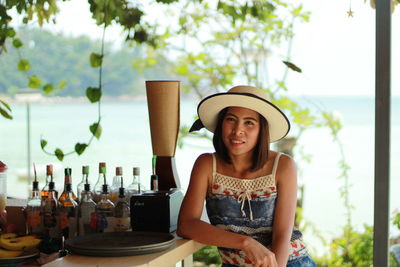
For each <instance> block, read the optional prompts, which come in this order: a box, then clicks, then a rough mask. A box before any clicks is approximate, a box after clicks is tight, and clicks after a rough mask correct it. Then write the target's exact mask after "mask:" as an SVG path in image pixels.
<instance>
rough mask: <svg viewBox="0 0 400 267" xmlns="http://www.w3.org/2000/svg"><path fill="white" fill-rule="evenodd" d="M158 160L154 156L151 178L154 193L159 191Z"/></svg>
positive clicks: (151, 187) (151, 188)
mask: <svg viewBox="0 0 400 267" xmlns="http://www.w3.org/2000/svg"><path fill="white" fill-rule="evenodd" d="M156 159H157V156H153V158H152V161H151V163H152V164H151V165H152V170H153V174H152V175H151V177H150V190H153V191H158V176H157V175H156Z"/></svg>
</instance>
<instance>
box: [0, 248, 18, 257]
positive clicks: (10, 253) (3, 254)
mask: <svg viewBox="0 0 400 267" xmlns="http://www.w3.org/2000/svg"><path fill="white" fill-rule="evenodd" d="M23 252H24V251H22V250H19V251H11V250H5V249H1V248H0V259H1V258H14V257H18V256H19V255H21V254H22V253H23Z"/></svg>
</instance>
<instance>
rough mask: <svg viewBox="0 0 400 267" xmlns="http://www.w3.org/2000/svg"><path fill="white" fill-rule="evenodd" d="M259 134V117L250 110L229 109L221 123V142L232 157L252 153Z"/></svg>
mask: <svg viewBox="0 0 400 267" xmlns="http://www.w3.org/2000/svg"><path fill="white" fill-rule="evenodd" d="M259 132H260V115H259V114H258V113H257V112H256V111H254V110H251V109H248V108H242V107H229V108H228V111H227V113H226V115H225V117H224V119H223V121H222V140H223V142H224V145H225V146H226V148H227V150H228V152H229V153H230V154H231V155H232V156H236V155H242V154H246V153H252V151H253V149H254V147H255V146H256V144H257V140H258V135H259Z"/></svg>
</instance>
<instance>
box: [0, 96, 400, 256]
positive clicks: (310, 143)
mask: <svg viewBox="0 0 400 267" xmlns="http://www.w3.org/2000/svg"><path fill="white" fill-rule="evenodd" d="M297 99H298V101H300V102H301V103H303V104H304V105H307V106H309V107H310V109H311V110H312V112H315V111H316V110H317V109H324V110H328V111H332V112H334V113H335V115H336V116H338V117H339V118H341V120H342V123H343V128H342V130H341V132H340V134H339V137H340V140H341V142H342V144H343V147H344V153H345V159H346V161H347V163H348V164H349V165H350V167H351V169H350V171H349V177H350V184H351V188H350V202H351V204H352V205H353V206H354V209H353V210H352V223H353V224H354V225H355V227H356V228H359V229H361V228H362V225H363V224H369V225H372V224H373V202H374V131H375V130H374V112H375V111H374V99H373V97H349V96H335V97H298V98H297ZM399 104H400V98H394V99H393V103H392V126H391V132H392V133H391V152H392V154H391V155H392V158H391V188H392V189H391V190H392V191H391V196H390V199H391V210H394V209H396V208H397V209H399V208H400V195H399V191H398V190H395V189H396V188H400V179H399V176H400V172H399V169H398V168H396V167H395V166H396V165H398V163H397V162H398V161H399V160H400V141H399V140H398V136H400V117H399V116H396V114H398V113H399V112H400V105H399ZM12 108H13V116H14V120H12V121H8V120H5V119H2V118H0V160H2V161H3V162H5V163H6V164H7V165H8V166H9V170H8V188H7V190H8V195H10V196H14V197H27V195H28V186H27V181H26V180H23V179H21V177H22V176H24V175H26V168H27V131H26V124H27V121H26V105H25V104H12ZM30 109H31V151H32V152H31V155H32V156H31V158H32V162H35V164H36V166H37V171H38V178H39V181H40V187H42V186H43V182H44V178H45V177H44V175H45V165H46V164H49V163H52V164H54V167H55V182H56V185H57V186H58V189H59V190H62V188H61V187H62V184H63V168H65V167H71V168H72V171H73V172H72V175H73V181H74V184H75V185H76V184H77V183H78V182H79V180H80V179H81V174H80V173H81V166H82V165H89V166H90V170H91V174H90V179H91V181H92V183H94V182H95V181H96V179H97V174H96V173H97V165H98V162H101V161H105V162H106V163H107V172H108V181H109V182H111V180H112V177H113V174H114V172H115V167H117V166H122V167H123V169H124V178H125V183H126V184H129V183H130V182H131V179H132V168H133V167H140V168H141V182H142V184H143V185H144V186H145V187H147V188H149V177H150V174H151V157H152V148H151V139H150V129H149V121H148V112H147V104H146V102H144V101H137V102H106V103H103V104H102V127H103V133H102V137H101V139H100V140H94V141H93V143H92V145H91V146H90V147H89V148H88V149H87V151H86V152H85V153H84V154H83V155H81V156H79V157H78V156H76V155H73V156H68V157H66V158H65V159H64V161H63V162H61V163H60V162H58V161H57V160H56V159H55V158H54V157H51V156H48V155H46V154H44V153H43V152H42V151H41V149H40V137H41V136H43V138H44V139H46V140H47V141H48V142H49V143H48V145H47V147H48V148H49V149H50V150H52V151H54V149H55V148H57V147H59V148H61V149H63V150H64V152H67V151H69V150H72V149H73V146H74V144H75V143H76V142H87V140H88V139H89V138H90V132H89V128H88V126H89V125H90V124H92V123H94V122H95V121H96V118H97V106H96V105H91V104H88V103H67V102H64V103H36V104H31V108H30ZM195 114H196V104H195V103H192V102H189V101H182V102H181V117H180V119H181V124H182V125H183V124H186V125H189V124H191V123H192V122H193V117H194V116H195ZM293 132H294V133H295V132H296V129H293ZM212 150H213V148H212V146H211V142H209V141H207V140H197V139H193V138H191V139H188V140H187V143H186V144H185V145H184V146H183V148H182V149H179V148H177V151H176V166H177V169H178V173H179V177H180V181H181V184H182V188H183V189H184V190H185V189H186V188H187V185H188V182H189V178H190V172H191V167H192V165H193V163H194V161H195V159H196V158H197V156H198V155H199V154H201V153H204V152H209V151H212ZM339 152H340V151H339V148H338V146H337V145H336V144H335V143H334V142H333V141H332V137H331V136H330V134H329V131H328V129H326V128H312V129H308V130H307V131H305V132H304V133H303V135H302V137H301V139H300V146H299V147H298V148H297V149H296V150H295V159H296V160H297V165H298V168H299V184H301V185H304V188H305V195H304V217H305V219H306V220H307V221H308V222H311V223H312V224H313V225H314V227H315V228H316V229H317V230H318V231H319V232H320V233H321V235H322V236H323V237H324V238H326V239H329V238H331V237H334V236H337V235H339V234H340V231H341V227H342V226H343V225H344V224H345V216H344V214H345V208H344V205H343V200H342V199H341V197H340V193H339V188H340V186H341V185H342V184H343V182H344V181H343V180H341V179H338V178H337V177H338V176H339V174H340V168H339V167H338V161H339V159H340V156H339V154H340V153H339ZM300 154H307V155H310V156H311V162H309V163H308V162H305V161H303V160H300V158H301V157H300V156H299V155H300ZM75 185H74V186H75ZM392 234H393V235H395V234H398V232H396V231H395V230H394V229H392ZM305 240H306V242H308V243H309V245H310V247H311V249H312V251H314V252H315V253H321V252H322V251H325V250H326V248H324V247H322V243H321V242H320V240H319V239H318V237H317V235H316V234H314V233H313V232H312V231H311V229H310V228H309V230H307V231H306V232H305Z"/></svg>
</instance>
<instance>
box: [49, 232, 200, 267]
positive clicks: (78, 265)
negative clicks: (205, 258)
mask: <svg viewBox="0 0 400 267" xmlns="http://www.w3.org/2000/svg"><path fill="white" fill-rule="evenodd" d="M204 246H205V245H203V244H201V243H198V242H196V241H193V240H190V239H182V238H179V237H176V238H175V241H174V244H173V245H172V246H171V247H170V248H168V249H166V250H164V251H161V252H157V253H151V254H145V255H138V256H128V257H89V256H80V255H76V254H69V255H67V256H65V257H63V258H58V259H57V260H55V261H52V262H50V263H47V264H45V265H43V266H45V267H91V266H92V267H134V266H135V267H171V266H174V265H175V263H177V262H180V261H182V267H191V266H193V257H192V255H193V253H195V252H196V251H198V250H199V249H201V248H203V247H204Z"/></svg>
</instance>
